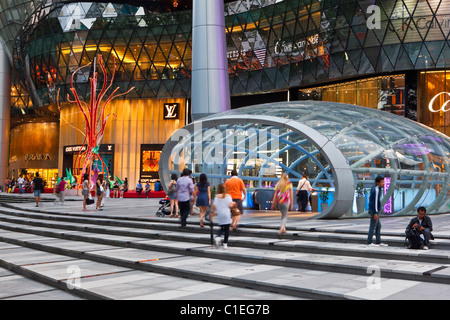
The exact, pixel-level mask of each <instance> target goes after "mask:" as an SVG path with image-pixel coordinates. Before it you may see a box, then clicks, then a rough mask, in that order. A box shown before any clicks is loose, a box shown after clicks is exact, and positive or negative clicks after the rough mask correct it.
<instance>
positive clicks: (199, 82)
mask: <svg viewBox="0 0 450 320" xmlns="http://www.w3.org/2000/svg"><path fill="white" fill-rule="evenodd" d="M192 21H193V23H192V85H191V100H192V105H191V108H192V119H193V120H194V121H196V120H198V119H200V118H203V117H205V116H207V115H210V114H215V113H219V112H223V111H226V110H230V109H231V102H230V84H229V79H228V60H227V46H226V35H225V12H224V3H223V0H194V1H193V20H192Z"/></svg>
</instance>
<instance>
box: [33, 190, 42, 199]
mask: <svg viewBox="0 0 450 320" xmlns="http://www.w3.org/2000/svg"><path fill="white" fill-rule="evenodd" d="M34 196H35V197H40V196H41V190H38V189H35V190H34Z"/></svg>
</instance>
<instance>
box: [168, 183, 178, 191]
mask: <svg viewBox="0 0 450 320" xmlns="http://www.w3.org/2000/svg"><path fill="white" fill-rule="evenodd" d="M176 191H177V183H176V182H174V183H172V184H171V185H170V187H169V194H174V193H175V192H176Z"/></svg>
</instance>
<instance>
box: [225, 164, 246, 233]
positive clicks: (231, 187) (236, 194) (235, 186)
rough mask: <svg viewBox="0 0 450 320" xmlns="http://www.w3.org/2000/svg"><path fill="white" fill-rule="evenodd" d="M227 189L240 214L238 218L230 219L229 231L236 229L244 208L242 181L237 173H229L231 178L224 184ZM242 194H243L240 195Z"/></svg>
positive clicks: (244, 195) (244, 193)
mask: <svg viewBox="0 0 450 320" xmlns="http://www.w3.org/2000/svg"><path fill="white" fill-rule="evenodd" d="M225 186H226V188H227V193H228V194H229V195H231V198H232V199H233V202H235V203H236V204H237V207H238V209H239V212H240V214H239V215H238V216H234V217H232V220H233V222H232V223H231V228H230V229H231V230H234V229H236V227H237V224H238V223H239V220H240V219H241V217H242V213H243V212H244V208H243V206H242V200H244V199H245V198H246V192H245V185H244V181H242V179H241V178H239V177H238V174H237V171H236V170H233V171H231V178H230V179H228V180H227V181H226V182H225ZM242 193H243V194H242Z"/></svg>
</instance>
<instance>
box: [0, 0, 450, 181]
mask: <svg viewBox="0 0 450 320" xmlns="http://www.w3.org/2000/svg"><path fill="white" fill-rule="evenodd" d="M211 1H213V0H211ZM224 16H225V33H226V48H227V53H226V55H227V60H228V74H229V91H230V95H231V108H232V109H237V108H241V107H245V106H249V105H256V104H260V103H268V102H273V103H278V102H285V101H288V102H295V101H305V100H308V101H309V100H313V101H323V102H332V103H331V104H329V105H328V106H329V107H330V108H339V104H334V103H335V102H337V103H346V104H352V105H357V106H363V107H368V108H372V109H377V110H381V111H384V112H386V113H390V114H392V115H396V116H397V117H399V118H400V119H401V118H404V119H405V120H406V119H407V120H408V121H409V120H412V121H415V122H417V123H418V124H419V125H420V124H422V125H425V126H428V127H430V128H432V129H434V130H436V131H437V132H440V133H443V134H446V135H448V134H449V133H450V122H449V118H450V114H449V113H448V112H447V109H450V108H448V107H447V105H446V101H448V100H450V94H447V93H446V92H449V91H450V88H447V84H448V85H449V86H450V43H449V41H448V37H449V33H450V4H449V3H447V2H446V1H444V0H421V1H419V0H361V1H347V0H329V1H320V0H308V1H305V0H284V1H283V0H240V1H225V3H224ZM0 21H1V24H0V36H1V40H2V41H1V42H2V52H1V57H0V69H1V70H0V77H1V80H2V81H1V83H2V85H1V86H0V97H1V99H2V101H3V105H2V106H1V108H0V109H1V112H0V129H1V130H0V134H1V136H0V138H1V139H0V140H1V141H0V142H1V157H0V169H1V173H0V175H1V178H2V180H3V179H4V178H5V177H15V178H17V176H18V175H23V174H27V175H30V174H33V173H34V172H36V171H39V172H41V173H42V174H43V175H44V178H45V180H46V181H47V185H48V186H52V183H53V182H54V181H56V178H57V176H58V175H59V176H61V175H65V172H66V169H70V170H72V172H73V173H74V174H75V175H77V174H78V173H79V172H80V167H79V165H77V163H76V161H75V159H76V154H77V152H78V151H79V150H80V149H82V148H83V147H84V146H83V136H82V135H81V134H80V133H79V132H78V131H77V130H76V128H79V129H80V128H81V129H82V128H83V126H84V121H83V116H82V114H81V112H80V111H79V110H78V109H77V107H76V106H74V105H72V104H71V103H69V102H68V100H67V97H68V95H69V97H70V80H71V76H72V74H73V73H74V72H75V71H76V70H77V69H78V68H80V67H81V66H84V65H87V64H88V63H92V62H94V60H95V59H96V57H98V55H99V54H101V55H102V56H103V59H104V60H105V62H106V69H107V71H108V72H109V73H111V74H112V73H114V74H115V77H114V83H113V87H114V88H115V87H118V88H119V92H126V91H127V90H129V89H130V88H132V87H134V90H132V91H130V92H129V93H128V94H126V95H125V96H123V97H120V98H118V99H115V100H114V101H112V102H111V104H110V105H109V106H108V112H111V113H114V114H115V115H116V117H114V118H111V119H110V120H109V122H108V125H107V126H106V131H105V135H104V137H103V140H102V142H101V145H99V152H100V154H101V155H102V158H103V159H104V160H105V166H107V167H108V172H109V173H110V175H113V176H117V177H119V178H120V179H124V178H125V177H127V178H128V180H129V182H130V186H131V188H133V186H134V185H135V183H136V182H137V181H138V180H142V181H147V180H148V181H152V182H153V181H155V180H158V179H160V177H159V159H160V156H161V151H162V149H163V146H164V145H165V144H166V142H167V141H168V139H169V138H170V137H171V136H172V134H173V133H174V132H176V131H177V130H178V129H181V128H183V127H184V126H186V125H188V124H189V123H191V122H192V116H191V115H192V109H193V108H195V106H193V105H192V103H191V102H192V97H191V79H192V61H193V56H192V1H187V0H164V1H139V0H131V1H120V0H118V1H111V2H92V1H58V0H15V1H13V0H0ZM209 58H210V59H215V58H216V57H209ZM114 61H115V64H114ZM113 68H115V70H113ZM93 72H94V70H93V68H92V67H91V68H85V69H82V70H80V71H78V72H77V73H76V75H75V76H74V87H75V89H76V91H77V93H78V94H79V95H80V97H82V98H83V99H84V100H85V101H89V99H90V95H91V91H90V86H89V77H90V76H92V74H93ZM58 102H59V104H60V109H59V108H58ZM430 102H432V103H431V104H430ZM337 114H338V113H337ZM447 124H449V125H447ZM435 158H436V159H437V158H439V159H440V161H438V162H436V163H437V164H436V166H437V169H436V170H439V171H440V172H442V171H445V169H446V162H445V161H443V160H442V154H439V156H436V157H435ZM381 162H382V161H381ZM232 167H233V165H230V168H226V169H224V170H226V172H228V171H229V170H228V169H231V168H232ZM303 167H306V165H305V166H303ZM99 169H100V171H102V172H106V168H105V167H103V166H102V165H101V164H100V167H99ZM247 169H249V170H250V168H247ZM421 169H423V168H421ZM194 171H195V170H194ZM250 171H251V170H250ZM271 174H272V176H270V178H275V177H276V176H277V174H279V173H278V171H277V169H276V168H275V169H274V170H273V172H272V173H271ZM308 174H309V175H310V176H312V177H313V178H314V174H313V172H308ZM273 175H275V176H273ZM293 178H294V179H293V180H294V182H295V179H296V177H293ZM261 180H264V179H259V180H258V181H261ZM272 180H273V179H267V183H270V181H272ZM318 180H320V179H318ZM261 183H262V184H264V183H265V182H264V181H262V182H261ZM317 183H319V181H317ZM251 187H253V186H251ZM255 187H257V186H255ZM367 187H368V185H367Z"/></svg>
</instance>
